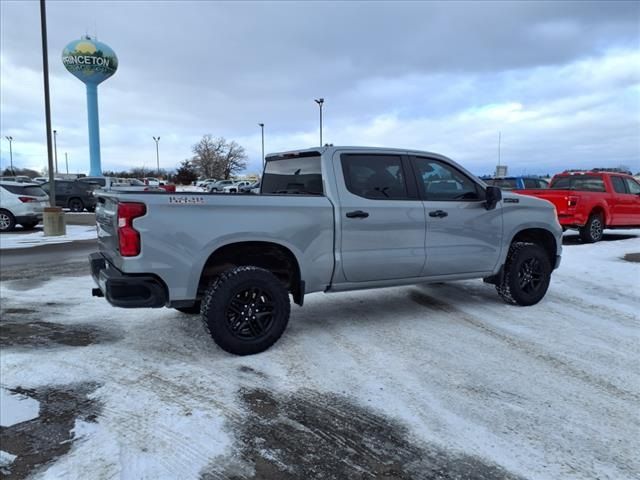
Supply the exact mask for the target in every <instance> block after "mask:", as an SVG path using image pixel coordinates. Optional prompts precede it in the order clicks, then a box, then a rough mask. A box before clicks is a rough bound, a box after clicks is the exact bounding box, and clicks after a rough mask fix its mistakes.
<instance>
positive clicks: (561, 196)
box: [516, 170, 640, 243]
mask: <svg viewBox="0 0 640 480" xmlns="http://www.w3.org/2000/svg"><path fill="white" fill-rule="evenodd" d="M516 192H517V193H521V194H525V195H531V196H534V197H537V198H542V199H545V200H548V201H549V202H551V203H553V204H554V206H555V207H556V211H557V213H558V221H559V222H560V225H562V226H563V228H564V229H577V230H578V231H579V232H580V237H581V239H582V241H583V242H586V243H593V242H598V241H600V240H602V236H603V234H604V229H605V228H609V229H616V228H637V227H640V184H639V183H638V182H637V181H636V180H635V179H634V178H633V177H632V176H631V175H627V174H624V173H620V172H606V171H602V170H599V171H586V172H564V173H560V174H558V175H555V176H554V177H553V178H552V179H551V184H550V186H549V188H548V189H546V190H532V189H527V190H516Z"/></svg>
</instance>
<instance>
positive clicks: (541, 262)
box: [496, 242, 553, 306]
mask: <svg viewBox="0 0 640 480" xmlns="http://www.w3.org/2000/svg"><path fill="white" fill-rule="evenodd" d="M552 270H553V269H552V267H551V262H550V261H549V257H548V255H547V252H545V250H544V249H543V248H542V247H541V246H540V245H536V244H535V243H525V242H515V243H513V244H511V247H509V253H508V254H507V261H506V263H505V265H504V275H503V278H502V282H501V283H500V284H498V285H496V290H497V291H498V294H499V295H500V296H501V297H502V299H503V300H504V301H505V302H507V303H511V304H513V305H521V306H529V305H535V304H536V303H538V302H539V301H540V300H542V298H543V297H544V296H545V294H546V293H547V289H548V288H549V283H550V281H551V271H552Z"/></svg>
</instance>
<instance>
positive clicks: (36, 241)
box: [0, 225, 98, 250]
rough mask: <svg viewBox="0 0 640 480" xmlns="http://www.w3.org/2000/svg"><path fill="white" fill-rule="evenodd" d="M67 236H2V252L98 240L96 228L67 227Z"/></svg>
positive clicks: (22, 234)
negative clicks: (11, 249)
mask: <svg viewBox="0 0 640 480" xmlns="http://www.w3.org/2000/svg"><path fill="white" fill-rule="evenodd" d="M66 228H67V233H66V235H60V236H57V237H45V236H44V232H42V231H40V232H33V233H13V234H4V235H1V236H0V250H8V249H10V248H30V247H37V246H39V245H51V244H55V243H68V242H73V241H76V240H91V239H94V238H98V233H97V231H96V227H95V226H87V225H67V227H66Z"/></svg>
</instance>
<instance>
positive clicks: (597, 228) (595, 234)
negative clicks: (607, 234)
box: [580, 213, 604, 243]
mask: <svg viewBox="0 0 640 480" xmlns="http://www.w3.org/2000/svg"><path fill="white" fill-rule="evenodd" d="M603 236H604V219H603V218H602V214H601V213H592V214H591V215H590V216H589V220H587V223H586V224H585V226H584V227H580V238H581V239H582V241H583V242H585V243H595V242H599V241H600V240H602V237H603Z"/></svg>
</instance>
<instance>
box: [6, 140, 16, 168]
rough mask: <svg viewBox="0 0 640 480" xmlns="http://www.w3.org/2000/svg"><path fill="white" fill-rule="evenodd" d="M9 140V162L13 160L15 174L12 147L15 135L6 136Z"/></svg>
mask: <svg viewBox="0 0 640 480" xmlns="http://www.w3.org/2000/svg"><path fill="white" fill-rule="evenodd" d="M4 138H6V139H7V140H9V162H11V175H15V170H14V169H13V149H12V147H11V143H12V142H13V137H4Z"/></svg>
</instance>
